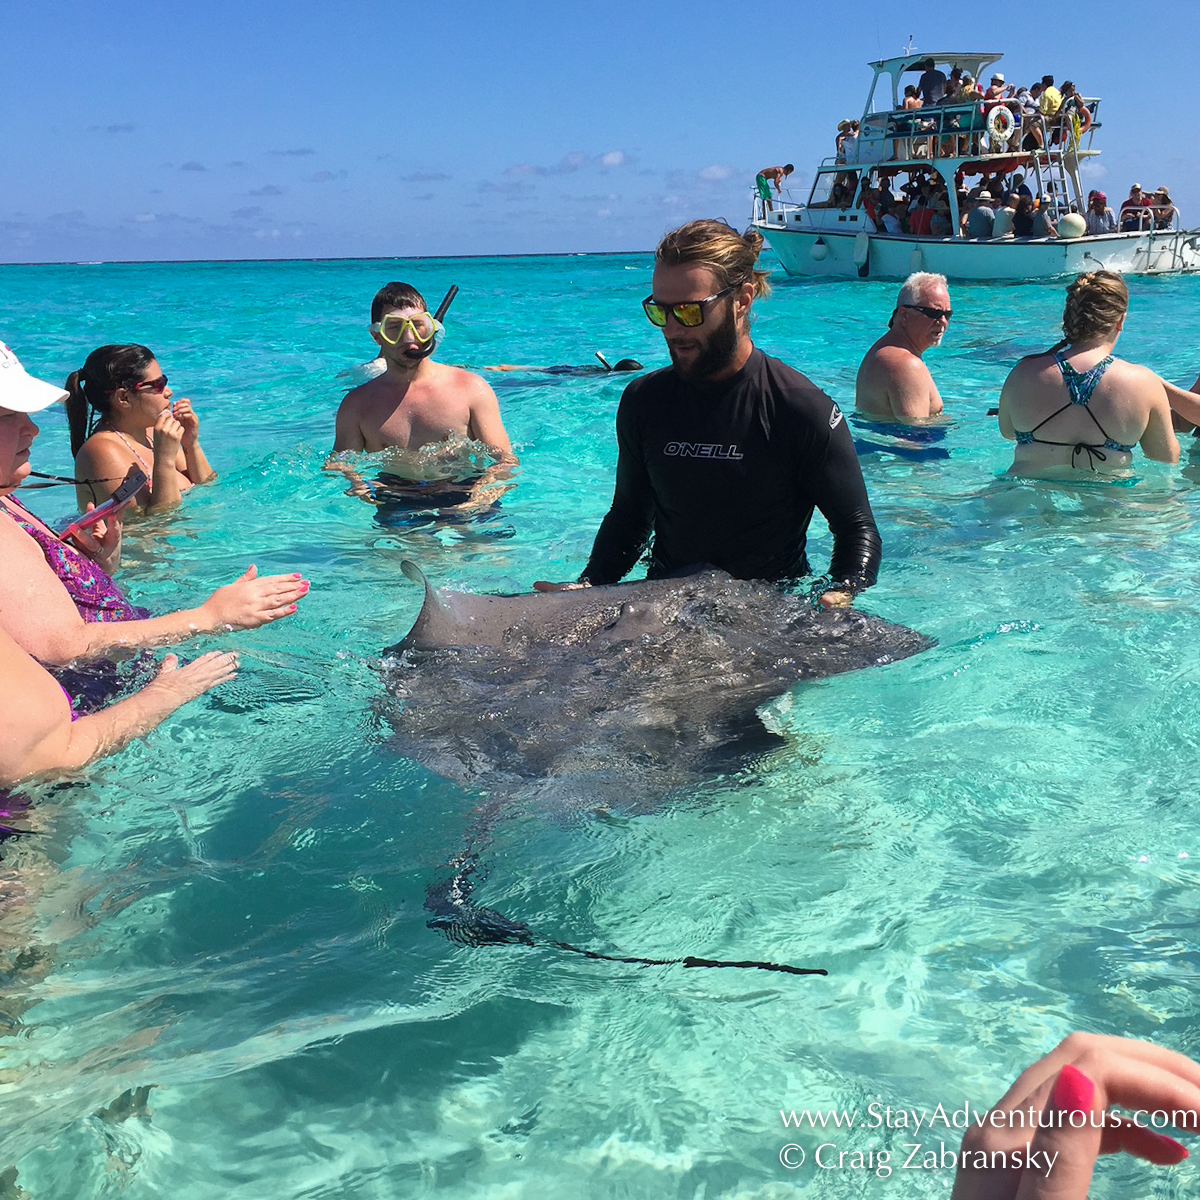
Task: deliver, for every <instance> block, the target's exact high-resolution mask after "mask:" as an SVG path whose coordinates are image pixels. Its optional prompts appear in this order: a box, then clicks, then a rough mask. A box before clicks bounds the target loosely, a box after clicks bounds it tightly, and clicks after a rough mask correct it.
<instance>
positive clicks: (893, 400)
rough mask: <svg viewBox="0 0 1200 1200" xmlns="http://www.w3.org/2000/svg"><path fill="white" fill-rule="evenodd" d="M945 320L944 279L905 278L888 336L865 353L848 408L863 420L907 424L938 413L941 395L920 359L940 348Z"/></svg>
mask: <svg viewBox="0 0 1200 1200" xmlns="http://www.w3.org/2000/svg"><path fill="white" fill-rule="evenodd" d="M949 321H950V292H949V290H948V289H947V287H946V277H945V276H944V275H933V274H930V273H929V272H927V271H919V272H918V273H917V274H915V275H910V276H909V277H908V278H907V279H906V280H905V281H904V284H903V286H902V287H901V288H900V295H899V296H897V297H896V308H895V311H894V312H893V313H892V316H891V320H890V321H888V332H887V333H885V334H884V335H883V337H881V338H880V339H879V341H877V342H876V343H875V345H873V346H872V347H871V349H870V350H868V351H867V353H866V357H865V358H864V359H863V360H862V364H861V365H860V366H859V368H858V378H857V380H856V382H855V385H854V407H855V409H856V410H857V411H858V412H860V413H862V414H863V415H864V416H867V417H874V418H877V419H880V420H884V421H895V422H898V423H900V424H904V425H911V424H914V423H916V422H918V421H924V420H928V419H929V418H930V417H936V416H940V415H941V411H942V397H941V396H940V395H939V393H938V390H937V385H936V384H935V383H934V382H933V376H932V375H930V373H929V368H928V367H927V366H926V365H925V363H924V362H923V361H922V358H921V356H922V355H923V354H924V353H925V351H926V350H928V349H930V348H931V347H932V346H937V345H940V343H941V340H942V335H943V334H944V333H945V332H946V326H947V325H948V324H949Z"/></svg>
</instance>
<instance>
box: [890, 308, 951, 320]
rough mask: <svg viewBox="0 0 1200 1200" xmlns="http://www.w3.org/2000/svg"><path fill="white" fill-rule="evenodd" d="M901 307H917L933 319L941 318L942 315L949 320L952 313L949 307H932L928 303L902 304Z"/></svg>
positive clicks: (918, 310) (917, 309)
mask: <svg viewBox="0 0 1200 1200" xmlns="http://www.w3.org/2000/svg"><path fill="white" fill-rule="evenodd" d="M900 307H901V308H912V309H915V310H916V311H917V312H919V313H921V314H923V315H924V316H926V317H928V318H929V319H930V320H931V321H937V320H940V319H941V318H942V317H945V318H946V320H947V321H949V320H950V317H951V315H952V313H951V310H950V309H948V308H930V307H929V305H928V304H902V305H901V306H900Z"/></svg>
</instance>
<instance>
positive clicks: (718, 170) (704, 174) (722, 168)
mask: <svg viewBox="0 0 1200 1200" xmlns="http://www.w3.org/2000/svg"><path fill="white" fill-rule="evenodd" d="M732 175H733V168H732V167H727V166H726V165H725V164H724V163H714V164H713V165H712V166H711V167H701V168H700V170H699V171H697V172H696V178H697V179H703V180H704V182H705V183H721V182H723V181H724V180H726V179H729V178H730V177H731V176H732Z"/></svg>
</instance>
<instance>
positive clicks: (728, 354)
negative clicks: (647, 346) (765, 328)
mask: <svg viewBox="0 0 1200 1200" xmlns="http://www.w3.org/2000/svg"><path fill="white" fill-rule="evenodd" d="M737 344H738V327H737V317H735V316H734V313H733V305H732V304H731V305H729V307H728V308H727V309H726V311H725V319H724V320H723V321H722V322H721V323H720V325H718V326H716V328H714V329H713V331H712V333H711V334H710V335H709V339H708V344H707V345H706V346H705V347H704V348H703V349H702V350H701V351H700V352H699V353H698V354H697V355H696V358H695V360H694V361H693V362H692V363H690V364H688V365H686V366H685V365H684V364H682V363H680V362H679V361H677V359H676V358H675V351H674V350H672V349H671V343H670V342H668V343H667V352H668V353H669V354H670V355H671V361H672V362H673V363H674V364H675V369H676V370H677V371H678V372H679V374H680V375H681V376H682V377H683V378H684V379H686V380H687V381H688V382H689V383H703V382H704V381H705V380H706V379H711V378H712V377H713V376H714V375H720V374H722V373H723V372H725V371H727V370H729V368H730V367H731V366H732V365H733V360H734V357H735V355H736V354H737Z"/></svg>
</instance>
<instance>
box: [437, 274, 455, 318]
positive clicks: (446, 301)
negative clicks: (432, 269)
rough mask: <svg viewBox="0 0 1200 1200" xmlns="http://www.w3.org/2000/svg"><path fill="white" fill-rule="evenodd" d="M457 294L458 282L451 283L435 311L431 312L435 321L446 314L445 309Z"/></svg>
mask: <svg viewBox="0 0 1200 1200" xmlns="http://www.w3.org/2000/svg"><path fill="white" fill-rule="evenodd" d="M457 295H458V284H457V283H452V284H451V285H450V290H449V291H448V292H447V293H446V294H445V295H444V296H443V297H442V302H441V304H439V305H438V308H437V312H435V313H434V314H433V319H434V320H435V321H441V319H442V318H443V317H444V316H445V315H446V310H447V309H448V308H449V307H450V305H452V304H453V303H454V297H455V296H457Z"/></svg>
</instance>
